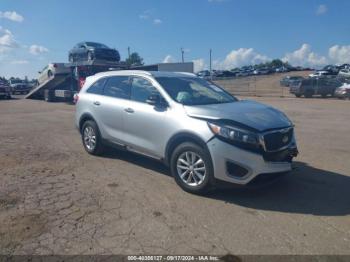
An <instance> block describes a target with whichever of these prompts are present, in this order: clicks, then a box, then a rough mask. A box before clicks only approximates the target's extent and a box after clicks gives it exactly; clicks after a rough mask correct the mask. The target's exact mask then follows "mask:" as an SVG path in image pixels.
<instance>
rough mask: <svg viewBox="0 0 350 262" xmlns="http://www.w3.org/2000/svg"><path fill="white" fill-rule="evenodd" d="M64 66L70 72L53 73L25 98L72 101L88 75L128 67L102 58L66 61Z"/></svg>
mask: <svg viewBox="0 0 350 262" xmlns="http://www.w3.org/2000/svg"><path fill="white" fill-rule="evenodd" d="M64 66H65V67H68V68H70V73H68V74H63V75H62V74H60V75H53V76H52V77H51V78H49V79H48V80H47V81H45V82H43V83H42V84H40V85H38V86H36V87H34V88H33V89H32V90H31V91H30V92H29V93H28V94H27V95H26V96H25V98H26V99H40V100H45V101H47V102H54V101H67V102H72V101H73V96H74V94H75V93H77V92H79V90H80V88H81V87H82V86H83V84H84V82H85V79H86V77H88V76H91V75H94V74H96V73H99V72H104V71H110V70H124V69H127V68H128V66H127V64H126V63H125V62H109V61H101V60H94V61H79V62H74V63H66V64H65V65H64Z"/></svg>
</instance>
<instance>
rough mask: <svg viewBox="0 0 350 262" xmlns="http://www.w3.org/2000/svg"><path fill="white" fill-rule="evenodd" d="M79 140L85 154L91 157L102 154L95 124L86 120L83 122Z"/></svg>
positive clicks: (98, 132) (102, 150)
mask: <svg viewBox="0 0 350 262" xmlns="http://www.w3.org/2000/svg"><path fill="white" fill-rule="evenodd" d="M81 139H82V142H83V145H84V148H85V150H86V152H88V153H89V154H91V155H101V154H102V153H103V152H104V146H103V143H102V138H101V135H100V130H99V129H98V127H97V124H96V123H95V122H94V121H92V120H88V121H86V122H84V124H83V127H82V128H81Z"/></svg>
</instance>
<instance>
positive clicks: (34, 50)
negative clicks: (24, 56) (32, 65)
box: [29, 45, 49, 55]
mask: <svg viewBox="0 0 350 262" xmlns="http://www.w3.org/2000/svg"><path fill="white" fill-rule="evenodd" d="M47 52H49V49H47V48H46V47H44V46H41V45H31V46H30V47H29V53H31V54H32V55H39V54H42V53H47Z"/></svg>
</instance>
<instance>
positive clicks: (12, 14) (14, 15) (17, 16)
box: [0, 11, 24, 22]
mask: <svg viewBox="0 0 350 262" xmlns="http://www.w3.org/2000/svg"><path fill="white" fill-rule="evenodd" d="M0 18H6V19H9V20H11V21H14V22H22V21H23V20H24V18H23V16H21V15H20V14H18V13H16V12H15V11H6V12H1V11H0Z"/></svg>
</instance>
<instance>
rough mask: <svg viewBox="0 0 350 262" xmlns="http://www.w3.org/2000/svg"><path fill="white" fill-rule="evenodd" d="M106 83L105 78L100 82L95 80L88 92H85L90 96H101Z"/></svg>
mask: <svg viewBox="0 0 350 262" xmlns="http://www.w3.org/2000/svg"><path fill="white" fill-rule="evenodd" d="M105 83H106V78H102V79H100V80H97V81H96V82H95V83H93V84H92V85H91V86H90V87H89V88H88V90H87V91H86V92H87V93H90V94H97V95H102V93H103V86H104V85H105Z"/></svg>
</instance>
